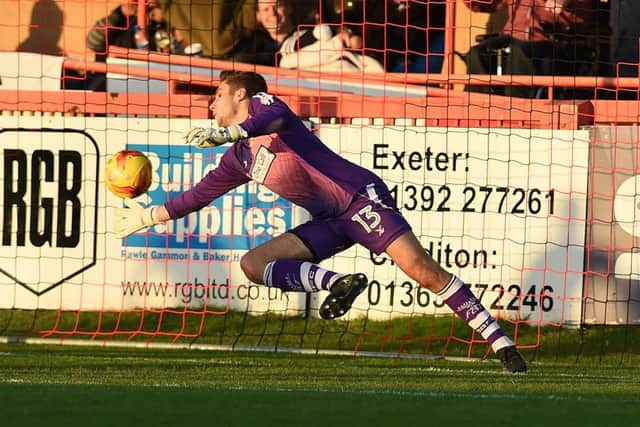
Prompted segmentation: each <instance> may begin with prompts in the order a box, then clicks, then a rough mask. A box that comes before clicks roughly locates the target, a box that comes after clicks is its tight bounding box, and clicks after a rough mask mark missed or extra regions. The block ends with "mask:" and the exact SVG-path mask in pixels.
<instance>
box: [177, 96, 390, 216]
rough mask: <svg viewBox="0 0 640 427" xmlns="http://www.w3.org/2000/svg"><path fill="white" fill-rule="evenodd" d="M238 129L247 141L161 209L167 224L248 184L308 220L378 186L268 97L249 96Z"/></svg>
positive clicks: (340, 209) (335, 211) (369, 175)
mask: <svg viewBox="0 0 640 427" xmlns="http://www.w3.org/2000/svg"><path fill="white" fill-rule="evenodd" d="M240 126H242V127H243V128H244V129H245V130H246V131H247V133H248V134H249V138H247V139H242V140H240V141H237V142H235V143H234V144H233V146H232V147H230V148H229V149H228V150H227V151H226V152H225V154H224V155H223V156H222V159H221V161H220V164H219V165H218V167H217V168H215V169H213V170H212V171H210V172H209V173H208V174H207V175H206V176H204V178H202V180H201V181H200V182H199V183H198V184H196V185H195V186H194V187H193V188H191V189H190V190H188V191H185V192H184V193H181V194H180V195H178V196H177V197H175V198H173V199H171V200H169V201H168V202H167V203H166V204H165V207H166V208H167V210H168V211H169V214H170V215H171V218H173V219H175V218H180V217H183V216H185V215H187V214H189V213H190V212H193V211H196V210H198V209H201V208H203V207H205V206H207V205H208V204H209V203H211V202H212V201H213V200H215V199H216V198H218V197H220V196H222V195H223V194H225V193H227V192H228V191H230V190H232V189H234V188H236V187H238V186H240V185H242V184H245V183H247V182H248V181H250V180H255V181H257V182H259V183H261V184H262V185H264V186H265V187H267V188H268V189H269V190H271V191H273V192H274V193H276V194H278V195H279V196H281V197H283V198H285V199H287V200H289V201H291V202H292V203H295V204H296V205H299V206H302V207H303V208H305V209H306V210H308V211H309V212H310V213H311V215H312V216H313V217H314V218H331V217H335V216H337V215H339V214H341V213H342V212H344V211H345V210H346V209H347V208H348V206H349V205H350V203H351V201H352V200H353V197H354V196H355V195H356V194H357V193H358V192H359V191H360V190H362V189H363V188H364V187H366V186H367V185H368V184H371V183H381V182H382V181H381V180H380V178H379V177H378V176H377V175H375V174H374V173H372V172H370V171H368V170H366V169H364V168H362V167H361V166H358V165H356V164H355V163H352V162H350V161H348V160H346V159H344V158H343V157H340V156H339V155H337V154H336V153H334V152H333V151H331V150H330V149H329V147H327V146H326V145H324V144H323V143H322V141H320V139H318V138H317V137H316V136H315V135H314V134H313V133H311V132H310V131H309V130H308V129H307V128H306V126H305V125H304V123H303V122H302V121H301V120H300V118H298V116H296V115H295V114H294V113H293V112H292V111H291V110H290V109H289V107H288V106H287V105H286V104H285V103H284V102H282V101H281V100H280V99H278V98H277V97H275V96H273V95H270V94H266V93H258V94H256V95H255V96H253V97H252V98H251V101H250V104H249V118H247V119H246V120H245V121H244V122H242V123H241V124H240Z"/></svg>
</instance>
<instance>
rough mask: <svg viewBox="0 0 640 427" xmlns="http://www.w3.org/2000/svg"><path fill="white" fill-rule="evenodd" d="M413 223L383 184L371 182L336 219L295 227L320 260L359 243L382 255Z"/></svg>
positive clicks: (319, 220) (296, 231)
mask: <svg viewBox="0 0 640 427" xmlns="http://www.w3.org/2000/svg"><path fill="white" fill-rule="evenodd" d="M409 230H411V226H410V225H409V223H408V222H407V221H406V220H405V219H404V217H403V216H402V214H400V212H399V211H398V210H397V209H396V208H395V201H394V200H393V197H391V194H390V193H389V190H388V189H387V187H386V186H385V185H384V184H382V185H380V184H378V185H374V184H370V185H368V186H367V187H366V188H365V189H364V190H362V191H361V192H359V193H358V194H356V196H355V197H354V198H353V201H352V202H351V205H350V206H349V208H348V209H347V210H346V211H345V212H343V213H342V214H341V215H339V216H337V217H336V218H328V219H327V218H324V219H312V220H311V221H309V222H306V223H304V224H301V225H299V226H297V227H295V228H294V229H292V230H291V232H292V233H293V234H295V235H296V236H298V237H299V238H300V239H302V241H303V242H304V243H305V244H306V246H307V247H308V248H309V249H310V250H311V252H313V254H314V256H315V257H316V261H317V262H319V261H322V260H324V259H327V258H329V257H331V256H333V255H335V254H337V253H339V252H341V251H343V250H345V249H348V248H349V247H351V246H353V244H354V243H359V244H361V245H362V246H364V247H365V248H367V249H369V250H370V251H372V252H374V253H376V254H380V253H382V252H384V251H385V250H386V249H387V247H388V246H389V245H390V244H391V242H393V241H394V240H395V239H396V238H397V237H399V236H400V235H401V234H404V233H405V232H407V231H409Z"/></svg>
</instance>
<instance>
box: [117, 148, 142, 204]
mask: <svg viewBox="0 0 640 427" xmlns="http://www.w3.org/2000/svg"><path fill="white" fill-rule="evenodd" d="M106 183H107V188H108V189H109V190H110V191H111V192H112V193H113V194H114V195H116V196H118V197H122V198H123V199H130V198H134V197H138V196H139V195H141V194H143V193H145V192H146V191H147V190H148V189H149V186H150V185H151V162H150V161H149V159H148V158H147V156H145V155H144V154H142V153H141V152H140V151H136V150H122V151H119V152H117V153H116V154H114V155H113V156H111V157H110V158H109V159H108V160H107V166H106Z"/></svg>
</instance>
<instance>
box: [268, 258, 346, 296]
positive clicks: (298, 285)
mask: <svg viewBox="0 0 640 427" xmlns="http://www.w3.org/2000/svg"><path fill="white" fill-rule="evenodd" d="M341 277H344V274H338V273H335V272H333V271H329V270H325V269H324V268H322V267H320V266H319V265H317V264H313V263H310V262H307V261H300V260H297V259H277V260H275V261H271V262H270V263H269V264H267V267H266V268H265V270H264V284H265V285H267V286H272V287H275V288H279V289H281V290H282V291H284V292H318V291H319V290H321V289H325V290H328V289H330V288H331V286H332V285H333V284H334V283H335V281H336V280H338V279H339V278H341Z"/></svg>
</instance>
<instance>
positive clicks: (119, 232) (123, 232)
mask: <svg viewBox="0 0 640 427" xmlns="http://www.w3.org/2000/svg"><path fill="white" fill-rule="evenodd" d="M124 203H125V205H127V206H128V207H127V208H116V210H115V214H116V221H115V231H116V237H118V238H120V239H122V238H125V237H127V236H128V235H130V234H133V233H135V232H136V231H139V230H142V229H143V228H147V227H151V226H152V225H156V224H159V223H160V222H162V221H159V220H158V219H157V218H156V216H155V215H154V211H155V208H156V207H155V206H149V207H147V208H145V207H143V206H142V205H141V204H140V203H138V202H136V201H135V200H133V199H124Z"/></svg>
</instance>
